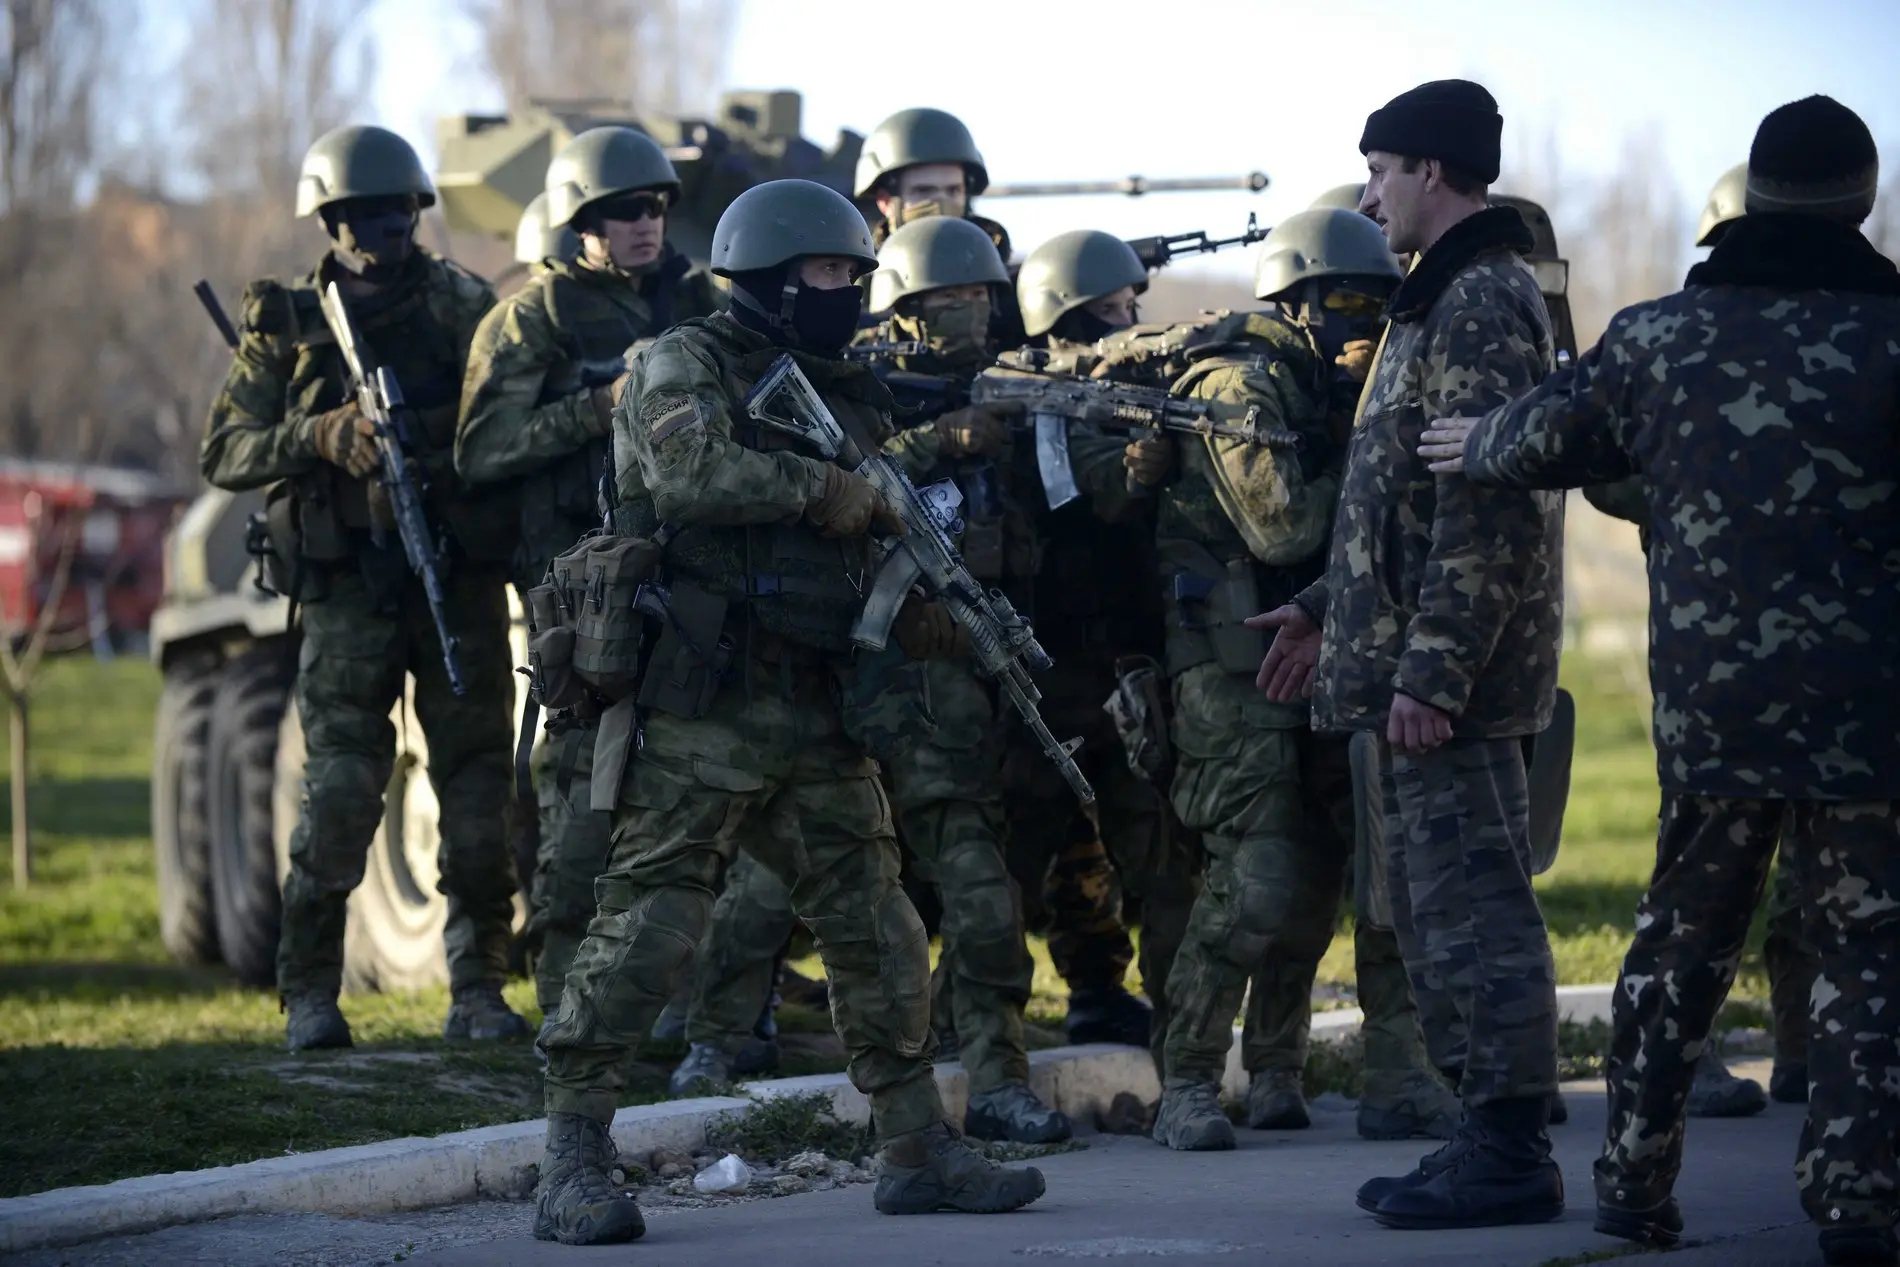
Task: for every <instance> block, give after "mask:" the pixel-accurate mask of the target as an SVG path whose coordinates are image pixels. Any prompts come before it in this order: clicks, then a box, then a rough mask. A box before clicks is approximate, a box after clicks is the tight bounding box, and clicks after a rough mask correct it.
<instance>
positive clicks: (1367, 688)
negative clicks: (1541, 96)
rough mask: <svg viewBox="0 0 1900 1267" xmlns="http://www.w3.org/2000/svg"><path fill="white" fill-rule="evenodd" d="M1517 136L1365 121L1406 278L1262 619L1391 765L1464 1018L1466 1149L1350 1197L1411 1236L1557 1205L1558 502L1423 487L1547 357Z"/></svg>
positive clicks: (1445, 1048)
mask: <svg viewBox="0 0 1900 1267" xmlns="http://www.w3.org/2000/svg"><path fill="white" fill-rule="evenodd" d="M1502 129H1503V119H1502V118H1501V117H1500V116H1499V114H1498V109H1497V103H1496V102H1495V101H1494V100H1492V98H1491V94H1490V93H1488V92H1486V91H1485V90H1484V89H1483V88H1481V87H1480V86H1478V85H1477V84H1474V83H1470V82H1467V81H1464V80H1456V79H1453V80H1440V81H1437V82H1434V83H1428V84H1424V85H1422V86H1420V87H1418V88H1415V89H1413V90H1412V91H1410V92H1407V93H1404V94H1402V95H1401V96H1399V97H1396V98H1394V99H1393V100H1392V101H1391V102H1390V103H1389V104H1387V105H1386V106H1385V107H1384V108H1382V109H1380V110H1376V111H1374V112H1373V114H1372V116H1371V117H1370V118H1369V119H1367V120H1366V130H1365V134H1364V136H1363V137H1362V138H1361V140H1360V142H1359V148H1360V150H1361V151H1362V152H1363V153H1364V154H1365V155H1366V169H1367V172H1368V175H1369V179H1368V181H1367V184H1366V193H1365V198H1364V201H1363V202H1362V203H1361V204H1360V209H1361V210H1362V211H1364V212H1365V213H1366V214H1367V215H1370V216H1371V217H1372V218H1373V219H1374V220H1376V221H1378V222H1379V224H1380V226H1381V227H1382V228H1383V229H1384V230H1385V235H1386V241H1387V244H1388V245H1389V246H1390V247H1391V248H1392V250H1393V251H1394V252H1398V253H1406V252H1415V253H1417V255H1418V260H1417V262H1416V263H1415V264H1414V265H1413V267H1412V270H1411V272H1410V273H1409V274H1408V275H1407V276H1406V278H1405V281H1404V282H1403V283H1402V284H1401V285H1400V286H1399V288H1398V290H1397V291H1396V292H1395V293H1394V294H1393V296H1392V301H1391V304H1390V306H1389V308H1388V310H1387V311H1388V315H1389V317H1390V319H1391V325H1390V327H1389V329H1388V331H1387V334H1386V337H1385V341H1384V343H1383V344H1382V346H1381V347H1380V350H1379V355H1378V359H1377V361H1376V363H1375V365H1374V366H1373V370H1372V374H1371V377H1370V378H1369V379H1368V381H1367V383H1366V389H1365V392H1364V394H1363V395H1362V396H1361V398H1360V402H1359V416H1358V418H1357V420H1356V421H1355V423H1354V427H1353V434H1352V442H1351V451H1350V452H1349V454H1348V456H1347V459H1346V473H1345V476H1344V480H1343V486H1342V488H1341V492H1340V499H1339V509H1338V512H1337V516H1336V518H1335V520H1334V525H1333V535H1332V546H1331V555H1330V559H1329V562H1328V565H1327V570H1326V575H1325V577H1324V578H1323V579H1322V580H1320V581H1319V582H1317V583H1315V584H1314V585H1312V586H1311V587H1309V588H1308V589H1306V590H1303V591H1301V593H1300V594H1299V595H1298V596H1297V597H1296V598H1295V599H1294V601H1293V602H1292V603H1290V604H1288V605H1286V606H1284V607H1279V608H1276V609H1274V610H1273V611H1271V612H1267V613H1265V614H1264V615H1261V616H1258V617H1255V618H1254V620H1253V621H1250V622H1249V623H1250V624H1253V625H1255V626H1256V627H1261V628H1273V629H1277V630H1278V631H1279V632H1278V634H1277V635H1276V637H1275V639H1274V642H1273V646H1272V648H1271V649H1270V650H1269V652H1268V654H1267V658H1266V661H1265V662H1264V663H1263V664H1262V665H1261V670H1260V685H1261V686H1262V687H1263V688H1265V689H1266V691H1267V693H1268V694H1269V696H1271V697H1272V698H1275V699H1291V698H1296V697H1298V696H1299V695H1300V694H1301V693H1302V692H1307V693H1310V694H1311V695H1312V697H1313V721H1314V725H1315V726H1316V727H1317V728H1320V729H1327V730H1359V731H1371V732H1372V733H1374V734H1375V735H1376V736H1377V737H1378V740H1379V743H1380V744H1381V747H1382V749H1383V751H1382V753H1381V757H1382V760H1381V762H1380V765H1381V767H1382V771H1383V782H1384V797H1385V804H1386V814H1385V820H1386V842H1385V845H1386V847H1385V852H1386V865H1387V869H1388V876H1389V881H1390V891H1391V894H1392V913H1393V922H1394V925H1395V928H1396V931H1397V932H1398V935H1399V946H1400V949H1401V951H1402V952H1403V954H1404V956H1405V962H1406V968H1407V971H1408V972H1409V974H1410V975H1411V977H1412V981H1413V984H1414V987H1415V989H1416V991H1417V992H1418V993H1419V994H1420V995H1425V994H1435V993H1438V992H1441V991H1442V992H1445V993H1446V994H1447V995H1448V996H1449V998H1450V1001H1451V1003H1452V1006H1453V1008H1454V1009H1455V1011H1456V1016H1457V1022H1456V1024H1455V1025H1452V1026H1450V1027H1448V1029H1441V1027H1438V1026H1434V1027H1432V1028H1433V1029H1434V1030H1435V1031H1438V1032H1434V1033H1432V1034H1429V1035H1427V1042H1428V1044H1429V1045H1430V1046H1431V1049H1432V1056H1433V1059H1434V1061H1435V1062H1436V1063H1437V1064H1438V1065H1439V1067H1440V1068H1446V1069H1450V1070H1452V1071H1453V1072H1454V1076H1455V1077H1456V1078H1457V1080H1458V1083H1459V1088H1458V1089H1459V1093H1460V1096H1461V1098H1462V1099H1463V1101H1464V1106H1465V1115H1464V1121H1463V1122H1462V1124H1461V1125H1460V1127H1459V1129H1458V1132H1457V1134H1456V1135H1455V1136H1454V1137H1453V1138H1452V1140H1451V1141H1450V1142H1449V1143H1447V1144H1446V1145H1445V1146H1444V1147H1443V1148H1441V1149H1439V1150H1438V1151H1437V1152H1436V1153H1433V1154H1432V1155H1431V1156H1429V1157H1426V1158H1425V1159H1424V1160H1422V1161H1421V1162H1420V1163H1419V1165H1418V1168H1417V1169H1416V1170H1414V1171H1413V1172H1412V1173H1410V1174H1408V1175H1404V1176H1401V1177H1397V1178H1386V1179H1374V1180H1372V1181H1371V1182H1369V1183H1367V1184H1366V1185H1365V1186H1364V1187H1362V1188H1361V1189H1360V1192H1359V1204H1360V1205H1361V1207H1363V1208H1365V1209H1367V1210H1369V1211H1371V1212H1372V1214H1373V1215H1374V1216H1375V1217H1376V1218H1377V1219H1378V1220H1379V1221H1380V1222H1381V1223H1384V1224H1387V1225H1388V1226H1393V1227H1406V1228H1437V1227H1482V1226H1490V1225H1495V1224H1503V1223H1528V1222H1542V1221H1545V1220H1548V1219H1554V1218H1557V1217H1558V1216H1559V1215H1561V1214H1562V1213H1563V1208H1564V1206H1563V1177H1562V1175H1561V1173H1560V1172H1559V1171H1558V1169H1557V1166H1556V1163H1554V1162H1553V1161H1552V1160H1551V1158H1550V1136H1549V1134H1548V1132H1547V1130H1546V1113H1547V1111H1548V1105H1549V1103H1550V1099H1551V1096H1552V1095H1553V1094H1554V1093H1555V1091H1556V1089H1557V1016H1556V1012H1557V1000H1556V983H1555V974H1554V970H1553V968H1552V964H1551V957H1550V939H1549V936H1548V934H1547V933H1546V931H1545V928H1544V920H1543V915H1542V913H1541V912H1540V911H1539V910H1538V907H1537V899H1536V898H1535V897H1534V896H1533V895H1532V893H1531V863H1530V856H1529V822H1528V817H1529V810H1528V798H1527V793H1526V786H1525V770H1524V753H1523V746H1522V739H1523V737H1524V736H1526V735H1532V734H1536V733H1537V732H1538V731H1541V730H1543V729H1544V728H1545V727H1546V726H1547V725H1549V723H1550V717H1551V709H1552V707H1553V704H1554V703H1555V698H1556V690H1557V651H1558V642H1559V638H1560V635H1561V630H1562V624H1563V501H1562V496H1561V494H1555V493H1539V492H1522V491H1516V490H1509V491H1507V490H1497V489H1484V488H1479V487H1477V486H1475V485H1473V484H1471V483H1470V482H1468V481H1462V480H1434V479H1433V477H1432V475H1431V473H1430V472H1428V471H1427V470H1426V469H1425V463H1424V461H1423V460H1422V459H1421V458H1419V457H1418V455H1417V452H1416V451H1417V448H1418V443H1419V437H1420V435H1421V434H1422V433H1423V432H1424V430H1425V428H1426V427H1427V425H1428V424H1430V423H1431V422H1432V421H1434V420H1436V419H1439V418H1443V417H1446V416H1449V415H1455V414H1473V413H1481V412H1483V411H1484V410H1486V409H1489V408H1492V407H1493V406H1496V405H1499V404H1502V403H1504V402H1506V401H1508V400H1509V399H1510V398H1511V397H1512V396H1514V395H1516V394H1517V393H1519V392H1522V391H1525V390H1526V389H1528V388H1530V387H1531V386H1532V385H1534V384H1535V383H1537V382H1538V381H1539V380H1541V379H1542V378H1543V377H1544V375H1545V374H1547V373H1548V372H1549V371H1550V368H1551V365H1552V355H1553V353H1552V342H1551V332H1550V318H1549V314H1548V313H1547V312H1546V311H1545V308H1544V298H1543V295H1542V294H1540V293H1539V291H1538V287H1537V280H1536V278H1535V277H1533V276H1532V274H1531V270H1530V268H1529V267H1528V266H1527V265H1526V264H1525V263H1524V260H1523V256H1524V255H1525V254H1526V253H1528V252H1529V251H1530V250H1531V249H1532V247H1533V245H1534V241H1533V238H1532V236H1531V232H1530V230H1529V228H1528V227H1526V225H1525V224H1524V221H1523V219H1522V218H1521V217H1520V216H1519V215H1518V213H1517V212H1516V211H1515V210H1513V209H1511V208H1509V207H1491V206H1489V205H1488V203H1487V201H1486V187H1487V186H1488V185H1489V184H1490V183H1491V182H1492V181H1494V180H1496V179H1497V175H1498V150H1499V135H1500V133H1501V131H1502Z"/></svg>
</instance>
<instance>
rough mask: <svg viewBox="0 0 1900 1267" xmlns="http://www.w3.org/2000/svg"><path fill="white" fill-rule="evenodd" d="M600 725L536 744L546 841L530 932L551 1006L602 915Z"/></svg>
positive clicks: (606, 834)
mask: <svg viewBox="0 0 1900 1267" xmlns="http://www.w3.org/2000/svg"><path fill="white" fill-rule="evenodd" d="M599 733H600V729H599V726H598V725H596V724H591V723H590V724H587V725H577V726H575V727H574V728H573V729H570V730H566V731H563V732H562V733H560V734H556V735H548V736H546V737H545V739H544V742H542V743H540V744H538V745H537V746H536V748H535V750H534V762H533V773H534V791H535V799H536V800H537V801H538V802H539V812H540V820H541V832H540V840H539V843H538V845H537V846H536V849H535V856H534V879H533V882H532V884H531V885H530V886H529V890H528V930H527V931H528V937H529V939H530V944H532V945H533V946H534V947H535V955H534V994H535V1001H536V1002H537V1003H539V1004H540V1006H541V1010H542V1012H543V1013H546V1014H549V1015H552V1014H553V1012H554V1009H555V1008H557V1007H559V1006H560V1005H561V985H562V983H563V982H564V981H566V979H567V969H568V965H569V964H571V963H572V962H573V961H574V952H575V950H577V949H578V948H579V947H580V944H581V939H582V938H583V937H585V936H586V935H587V921H589V920H590V919H592V918H593V917H594V881H595V879H596V878H598V877H599V875H600V873H601V872H602V871H604V870H605V869H606V867H607V854H608V852H609V850H610V849H611V848H612V836H613V821H612V819H611V817H610V816H609V815H607V814H604V813H600V812H598V811H596V810H594V809H592V808H590V805H589V802H590V800H591V799H592V797H593V783H594V738H595V736H596V735H598V734H599Z"/></svg>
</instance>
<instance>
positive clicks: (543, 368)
mask: <svg viewBox="0 0 1900 1267" xmlns="http://www.w3.org/2000/svg"><path fill="white" fill-rule="evenodd" d="M536 293H537V292H536V291H534V290H525V291H519V292H517V293H516V294H515V295H513V296H511V297H510V298H509V300H508V302H506V303H503V304H498V305H496V306H495V307H494V308H492V309H490V310H489V312H488V315H487V316H486V317H484V318H483V319H482V322H481V325H480V326H478V327H477V328H476V331H475V341H474V344H473V346H472V347H470V348H469V353H468V370H467V372H466V373H465V374H464V375H463V378H462V416H461V421H460V423H459V424H458V425H457V426H456V429H455V469H456V471H457V472H459V473H460V474H461V476H462V478H463V479H464V480H466V481H468V482H469V483H470V484H491V483H494V482H496V481H498V480H504V479H509V478H511V477H513V476H517V475H525V474H527V473H528V472H529V471H532V470H534V469H535V468H537V467H539V466H543V465H545V464H547V463H549V462H552V461H554V460H555V459H556V458H560V457H565V456H566V455H567V454H569V453H572V452H574V451H575V450H576V449H579V448H581V447H582V446H584V445H585V444H586V443H587V442H588V441H589V440H592V439H593V438H595V437H596V436H598V435H600V434H601V429H600V423H599V421H598V419H597V418H596V416H595V413H594V402H593V398H592V394H591V393H590V392H588V391H584V390H583V391H579V392H575V393H573V394H572V395H568V396H563V397H561V398H560V399H559V400H552V401H549V402H547V403H546V404H537V403H536V402H537V401H538V400H539V399H540V396H541V385H542V382H543V381H544V380H545V379H546V377H547V373H548V369H549V367H550V366H552V365H553V364H554V363H555V362H556V361H557V360H558V359H559V358H560V357H561V355H562V353H561V350H560V345H559V337H558V335H557V334H556V332H555V329H554V323H553V322H552V321H551V320H549V319H548V314H547V309H546V308H545V307H544V306H542V305H541V304H540V303H538V302H535V299H534V296H535V294H536Z"/></svg>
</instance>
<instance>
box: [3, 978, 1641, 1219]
mask: <svg viewBox="0 0 1900 1267" xmlns="http://www.w3.org/2000/svg"><path fill="white" fill-rule="evenodd" d="M1558 996H1559V998H1558V1003H1559V1007H1560V1008H1561V1009H1562V1012H1563V1015H1564V1016H1566V1017H1567V1018H1570V1019H1574V1020H1588V1019H1591V1018H1592V1017H1597V1016H1602V1017H1605V1018H1607V1017H1608V1015H1609V996H1610V987H1609V986H1574V987H1565V988H1563V989H1560V990H1559V991H1558ZM1359 1022H1360V1014H1359V1012H1358V1011H1357V1010H1356V1009H1348V1010H1343V1011H1338V1012H1322V1013H1319V1014H1318V1015H1316V1016H1314V1018H1313V1037H1314V1038H1315V1039H1322V1040H1325V1039H1340V1038H1344V1037H1347V1036H1348V1035H1350V1034H1352V1033H1353V1032H1354V1031H1355V1030H1357V1029H1358V1027H1359ZM1029 1078H1030V1085H1031V1086H1032V1087H1033V1088H1034V1089H1035V1091H1036V1093H1037V1094H1038V1095H1040V1096H1041V1097H1042V1098H1043V1099H1044V1100H1045V1101H1047V1102H1048V1103H1050V1104H1052V1105H1054V1106H1055V1107H1057V1108H1059V1109H1061V1110H1062V1111H1063V1112H1065V1113H1067V1114H1069V1115H1070V1116H1071V1117H1074V1118H1075V1119H1076V1120H1077V1121H1078V1122H1079V1123H1081V1124H1082V1125H1083V1129H1085V1130H1086V1129H1089V1125H1090V1124H1091V1123H1092V1122H1093V1120H1094V1114H1095V1113H1096V1112H1097V1111H1098V1110H1102V1109H1106V1108H1107V1107H1108V1105H1109V1103H1110V1102H1111V1101H1112V1100H1113V1099H1114V1098H1115V1096H1116V1095H1117V1094H1119V1093H1121V1092H1124V1091H1127V1092H1133V1093H1134V1094H1135V1095H1138V1096H1140V1097H1141V1098H1142V1099H1143V1100H1151V1099H1153V1098H1155V1097H1156V1096H1158V1095H1159V1094H1160V1086H1159V1084H1158V1083H1157V1081H1156V1079H1155V1072H1154V1066H1153V1064H1152V1063H1151V1062H1150V1060H1149V1057H1148V1053H1147V1052H1145V1051H1142V1050H1139V1049H1137V1048H1133V1047H1116V1046H1106V1045H1102V1046H1089V1047H1058V1048H1054V1049H1052V1050H1049V1051H1039V1052H1031V1053H1030V1056H1029ZM937 1085H938V1087H939V1088H940V1089H941V1091H942V1094H943V1099H944V1106H945V1108H947V1109H948V1110H949V1112H950V1114H951V1115H952V1117H954V1118H956V1119H959V1120H960V1119H961V1118H962V1115H963V1109H964V1105H965V1103H966V1101H967V1098H968V1088H967V1084H966V1081H965V1078H964V1073H963V1067H962V1065H960V1064H945V1065H941V1066H939V1067H938V1069H937ZM1246 1085H1247V1084H1246V1074H1245V1072H1244V1071H1243V1070H1242V1069H1241V1067H1240V1044H1239V1041H1238V1032H1236V1041H1235V1044H1234V1048H1233V1050H1232V1051H1231V1052H1230V1053H1229V1059H1228V1069H1227V1076H1226V1078H1225V1079H1224V1086H1225V1088H1226V1089H1227V1090H1228V1091H1229V1092H1230V1093H1235V1094H1244V1093H1245V1090H1246ZM741 1089H742V1090H744V1091H746V1092H748V1093H749V1094H751V1095H754V1096H758V1097H761V1098H769V1097H772V1096H780V1095H793V1094H799V1093H804V1092H813V1091H822V1092H825V1093H828V1094H829V1095H830V1096H831V1099H832V1104H833V1105H834V1106H835V1108H836V1111H837V1113H838V1115H839V1116H840V1117H842V1118H846V1119H848V1120H852V1121H858V1122H862V1121H866V1120H868V1119H869V1117H870V1105H869V1103H868V1102H867V1101H866V1100H865V1098H864V1097H863V1096H862V1095H860V1094H859V1093H858V1092H857V1090H856V1089H855V1088H853V1087H852V1086H851V1084H850V1082H849V1081H847V1080H846V1078H845V1076H844V1075H843V1074H819V1075H816V1076H813V1077H807V1078H781V1079H776V1080H773V1081H769V1082H757V1083H751V1084H748V1085H747V1086H745V1087H743V1088H741ZM748 1103H749V1100H747V1099H742V1098H739V1097H736V1096H713V1097H706V1098H703V1099H697V1100H669V1101H666V1102H664V1103H660V1104H645V1105H639V1106H636V1107H633V1108H624V1109H621V1110H620V1112H619V1113H618V1114H617V1115H616V1116H615V1118H614V1126H613V1133H614V1141H615V1143H617V1144H618V1145H619V1146H620V1149H621V1151H622V1152H623V1153H627V1154H639V1153H646V1152H651V1151H652V1150H653V1149H655V1148H680V1149H686V1150H688V1151H691V1150H694V1149H697V1148H699V1147H701V1146H702V1145H703V1144H704V1143H705V1140H706V1128H707V1126H708V1125H710V1124H711V1123H712V1122H713V1121H714V1120H715V1119H717V1118H718V1117H719V1116H720V1115H721V1114H724V1113H731V1112H736V1111H743V1110H744V1109H745V1108H746V1107H747V1105H748ZM546 1130H547V1124H546V1122H545V1121H540V1120H536V1121H532V1122H513V1123H509V1124H508V1125H505V1126H487V1127H482V1128H480V1129H478V1130H472V1131H457V1132H454V1133H452V1134H448V1135H438V1136H436V1137H434V1138H432V1139H423V1138H415V1137H411V1138H407V1139H392V1140H386V1141H384V1142H382V1143H380V1144H365V1145H362V1146H360V1147H357V1148H335V1149H327V1150H324V1151H322V1152H315V1153H307V1154H304V1155H301V1156H292V1157H272V1158H268V1159H266V1160H264V1161H253V1162H246V1163H244V1164H243V1165H238V1166H220V1167H216V1168H214V1169H211V1170H195V1171H183V1172H180V1173H176V1174H168V1175H147V1176H144V1177H141V1178H137V1179H121V1180H119V1181H118V1182H116V1183H108V1184H100V1185H97V1186H94V1187H85V1188H60V1189H56V1190H55V1191H52V1192H42V1193H37V1194H35V1195H33V1196H29V1197H13V1198H9V1199H6V1200H0V1253H17V1252H20V1251H22V1250H29V1249H42V1248H51V1247H56V1246H61V1245H73V1244H77V1243H79V1242H82V1241H88V1240H94V1239H97V1238H99V1237H105V1236H125V1235H131V1234H135V1233H138V1232H149V1231H153V1230H155V1229H157V1228H161V1227H169V1226H171V1225H173V1224H178V1223H197V1222H203V1221H206V1220H209V1219H217V1218H224V1217H227V1216H229V1215H234V1214H264V1213H275V1214H285V1213H306V1214H345V1215H349V1214H381V1213H388V1212H391V1211H395V1210H416V1209H423V1208H426V1207H429V1206H438V1205H450V1204H454V1203H456V1202H459V1201H471V1200H475V1199H477V1198H480V1197H499V1196H506V1195H519V1194H520V1193H521V1192H522V1190H523V1188H524V1186H525V1185H526V1184H527V1182H528V1171H527V1168H528V1167H530V1166H533V1165H535V1164H536V1163H538V1162H539V1161H540V1159H541V1149H542V1144H543V1141H544V1139H545V1135H546Z"/></svg>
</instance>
